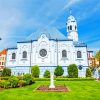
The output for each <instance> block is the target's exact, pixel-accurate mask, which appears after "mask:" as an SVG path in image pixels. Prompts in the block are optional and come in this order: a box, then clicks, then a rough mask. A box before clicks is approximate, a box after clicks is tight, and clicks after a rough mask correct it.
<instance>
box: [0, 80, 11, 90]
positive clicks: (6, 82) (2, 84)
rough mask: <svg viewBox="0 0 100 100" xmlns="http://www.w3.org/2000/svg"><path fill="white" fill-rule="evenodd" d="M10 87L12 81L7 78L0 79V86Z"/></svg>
mask: <svg viewBox="0 0 100 100" xmlns="http://www.w3.org/2000/svg"><path fill="white" fill-rule="evenodd" d="M9 87H10V82H8V81H6V80H0V88H6V89H7V88H9Z"/></svg>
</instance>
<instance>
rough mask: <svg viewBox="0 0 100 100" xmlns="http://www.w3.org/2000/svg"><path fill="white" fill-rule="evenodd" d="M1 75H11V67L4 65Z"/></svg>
mask: <svg viewBox="0 0 100 100" xmlns="http://www.w3.org/2000/svg"><path fill="white" fill-rule="evenodd" d="M2 76H11V69H10V68H6V67H5V68H4V69H3V71H2Z"/></svg>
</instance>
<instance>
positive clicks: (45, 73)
mask: <svg viewBox="0 0 100 100" xmlns="http://www.w3.org/2000/svg"><path fill="white" fill-rule="evenodd" d="M44 77H45V78H50V71H48V70H45V72H44Z"/></svg>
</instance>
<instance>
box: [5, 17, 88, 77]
mask: <svg viewBox="0 0 100 100" xmlns="http://www.w3.org/2000/svg"><path fill="white" fill-rule="evenodd" d="M71 16H72V15H71ZM70 18H71V17H70ZM72 18H73V17H72ZM74 19H75V18H74ZM68 20H69V19H68ZM72 21H73V20H72ZM73 23H74V22H73ZM75 25H77V23H76V20H75V23H74V24H73V25H72V26H73V27H77V26H75ZM67 27H68V24H67ZM67 30H68V29H67ZM70 64H76V65H78V69H79V71H78V72H79V77H85V72H86V68H87V67H88V58H87V46H86V44H84V43H80V42H78V34H77V28H75V29H72V30H70V31H69V30H68V39H67V37H66V36H64V35H63V34H62V33H60V32H59V31H58V30H57V29H55V28H50V29H42V30H39V31H37V32H35V33H33V34H32V35H31V36H30V37H29V39H28V40H26V41H21V42H17V48H9V49H8V50H7V61H6V67H9V68H11V70H12V74H14V75H18V74H24V73H30V68H31V66H34V65H38V66H40V77H43V74H44V71H45V70H46V69H48V70H50V69H51V68H54V69H55V68H56V66H57V65H60V66H62V67H63V69H64V76H66V75H67V66H68V65H70Z"/></svg>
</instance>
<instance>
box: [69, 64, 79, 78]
mask: <svg viewBox="0 0 100 100" xmlns="http://www.w3.org/2000/svg"><path fill="white" fill-rule="evenodd" d="M67 70H68V77H69V78H77V77H78V68H77V66H76V65H75V64H71V65H69V66H68V68H67Z"/></svg>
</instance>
